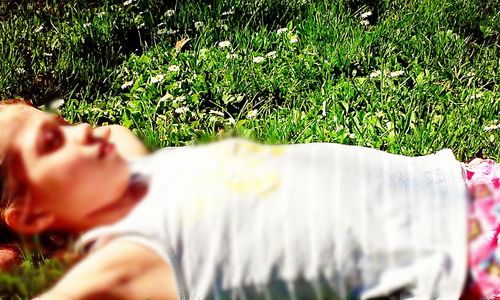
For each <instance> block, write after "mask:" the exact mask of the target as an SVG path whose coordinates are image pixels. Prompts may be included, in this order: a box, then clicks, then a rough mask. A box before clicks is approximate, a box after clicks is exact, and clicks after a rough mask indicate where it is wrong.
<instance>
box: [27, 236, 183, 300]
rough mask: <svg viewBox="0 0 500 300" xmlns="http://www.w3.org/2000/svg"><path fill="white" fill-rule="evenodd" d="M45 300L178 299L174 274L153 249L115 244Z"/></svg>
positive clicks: (82, 265) (73, 272)
mask: <svg viewBox="0 0 500 300" xmlns="http://www.w3.org/2000/svg"><path fill="white" fill-rule="evenodd" d="M36 299H40V300H45V299H47V300H48V299H51V300H54V299H75V300H76V299H82V300H83V299H166V300H174V299H177V290H176V287H175V279H174V273H173V271H172V269H171V267H170V266H169V264H168V263H167V262H165V261H164V260H163V259H162V258H161V257H160V256H159V255H157V254H156V253H155V252H153V251H152V250H150V249H147V248H145V247H143V246H141V245H139V244H136V243H134V242H130V241H126V240H123V241H120V240H118V241H111V242H110V243H109V244H107V245H105V246H103V247H102V248H100V249H98V250H97V251H96V252H94V253H92V254H90V255H89V256H88V257H87V258H85V259H84V260H82V261H81V262H80V263H78V264H77V265H76V266H75V267H74V268H73V269H71V270H70V272H68V273H67V274H66V275H65V276H64V277H63V279H62V280H61V281H59V282H58V283H57V284H56V285H55V286H54V287H53V288H52V289H51V290H50V291H48V292H47V293H45V294H44V295H42V296H40V297H38V298H36Z"/></svg>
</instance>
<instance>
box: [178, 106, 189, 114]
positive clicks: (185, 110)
mask: <svg viewBox="0 0 500 300" xmlns="http://www.w3.org/2000/svg"><path fill="white" fill-rule="evenodd" d="M188 111H189V108H188V107H187V106H181V107H178V108H176V109H175V112H176V113H178V114H184V113H186V112H188Z"/></svg>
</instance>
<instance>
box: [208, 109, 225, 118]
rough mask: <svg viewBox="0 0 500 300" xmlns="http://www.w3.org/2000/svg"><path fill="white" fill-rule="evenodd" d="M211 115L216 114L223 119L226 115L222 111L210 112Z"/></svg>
mask: <svg viewBox="0 0 500 300" xmlns="http://www.w3.org/2000/svg"><path fill="white" fill-rule="evenodd" d="M209 113H211V114H214V115H218V116H221V117H224V113H223V112H221V111H218V110H212V109H211V110H210V111H209Z"/></svg>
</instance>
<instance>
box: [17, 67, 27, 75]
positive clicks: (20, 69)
mask: <svg viewBox="0 0 500 300" xmlns="http://www.w3.org/2000/svg"><path fill="white" fill-rule="evenodd" d="M15 71H16V73H17V74H24V73H26V70H25V69H23V68H16V70H15Z"/></svg>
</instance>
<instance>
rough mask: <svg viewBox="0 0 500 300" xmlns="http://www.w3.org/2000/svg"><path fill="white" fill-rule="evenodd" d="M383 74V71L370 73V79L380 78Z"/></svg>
mask: <svg viewBox="0 0 500 300" xmlns="http://www.w3.org/2000/svg"><path fill="white" fill-rule="evenodd" d="M381 74H382V71H380V70H376V71H373V72H371V73H370V78H375V77H379V76H380V75H381Z"/></svg>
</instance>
